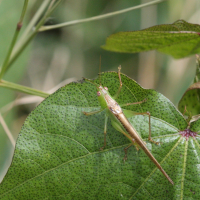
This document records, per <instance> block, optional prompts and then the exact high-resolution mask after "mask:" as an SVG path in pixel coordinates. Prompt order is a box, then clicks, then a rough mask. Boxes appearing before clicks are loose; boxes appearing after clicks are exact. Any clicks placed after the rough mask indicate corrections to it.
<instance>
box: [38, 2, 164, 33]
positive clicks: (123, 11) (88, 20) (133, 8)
mask: <svg viewBox="0 0 200 200" xmlns="http://www.w3.org/2000/svg"><path fill="white" fill-rule="evenodd" d="M163 1H167V0H155V1H151V2H149V3H144V4H141V5H139V6H133V7H130V8H126V9H123V10H119V11H115V12H111V13H107V14H103V15H98V16H95V17H90V18H86V19H78V20H73V21H70V22H64V23H61V24H57V25H51V26H42V27H41V28H40V29H39V31H47V30H51V29H56V28H61V27H65V26H71V25H75V24H80V23H85V22H91V21H95V20H100V19H105V18H109V17H113V16H115V15H119V14H122V13H126V12H129V11H132V10H136V9H139V8H143V7H146V6H150V5H154V4H158V3H161V2H163Z"/></svg>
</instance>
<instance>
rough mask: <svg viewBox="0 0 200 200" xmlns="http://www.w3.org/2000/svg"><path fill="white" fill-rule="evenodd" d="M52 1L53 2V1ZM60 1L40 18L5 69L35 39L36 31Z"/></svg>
mask: <svg viewBox="0 0 200 200" xmlns="http://www.w3.org/2000/svg"><path fill="white" fill-rule="evenodd" d="M53 1H54V0H53ZM61 1H62V0H59V1H58V2H57V3H55V5H53V6H52V8H51V9H50V10H48V12H46V14H45V15H44V16H43V17H42V19H41V20H40V21H39V23H38V24H37V25H36V27H34V30H33V32H32V33H30V35H29V36H28V37H27V38H26V40H25V41H24V42H23V43H22V44H21V46H20V47H19V48H18V49H17V50H16V51H15V54H13V56H11V59H10V61H9V63H8V66H7V68H9V67H10V66H11V65H12V64H13V62H14V61H15V60H16V59H17V58H18V56H19V55H20V54H21V53H22V52H23V50H24V49H25V48H26V47H27V45H28V44H29V43H30V41H31V40H32V39H33V38H34V37H35V35H36V34H37V33H38V29H39V28H40V27H41V26H42V25H43V24H44V23H45V21H46V19H47V18H48V17H49V16H50V14H51V13H52V12H53V11H54V10H55V8H56V7H57V6H58V5H59V3H60V2H61Z"/></svg>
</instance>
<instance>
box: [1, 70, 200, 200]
mask: <svg viewBox="0 0 200 200" xmlns="http://www.w3.org/2000/svg"><path fill="white" fill-rule="evenodd" d="M95 82H97V83H98V82H99V79H97V80H95ZM101 82H102V85H103V86H107V87H108V88H109V91H110V93H111V95H114V94H115V92H116V91H117V89H118V87H119V80H118V74H117V73H115V72H107V73H102V76H101ZM122 82H123V87H122V91H121V93H120V96H119V98H118V102H119V103H128V102H129V103H130V102H136V101H141V100H143V99H144V98H146V99H147V101H146V102H144V103H142V104H139V105H131V106H129V108H127V107H126V109H130V110H134V111H137V112H145V111H149V112H150V113H151V114H152V117H151V128H152V136H153V139H154V140H156V141H158V142H161V144H160V145H155V144H152V143H150V142H148V140H147V138H148V134H149V129H148V125H149V124H148V116H133V117H131V118H129V120H130V122H131V124H132V125H133V126H134V127H135V128H136V130H137V131H138V133H139V134H141V136H142V138H144V140H145V141H146V143H147V147H148V148H149V149H150V151H151V152H152V154H153V155H154V156H155V158H156V159H157V160H158V161H159V162H160V163H161V165H162V167H163V169H164V170H165V171H166V172H167V173H168V175H169V176H170V177H171V179H172V180H173V181H174V183H175V186H172V185H171V184H170V183H169V182H168V180H167V179H166V178H165V177H164V176H163V175H162V173H161V172H160V171H159V170H158V169H157V168H156V167H155V165H154V164H153V163H152V162H151V160H150V159H149V158H148V157H147V156H146V154H145V153H144V152H143V151H142V150H140V151H137V150H136V149H135V148H134V147H131V148H129V151H128V160H127V161H126V162H125V163H124V162H123V157H124V151H123V149H124V148H125V147H127V146H128V145H129V144H130V142H129V140H128V139H127V138H126V137H124V135H122V134H120V133H119V132H117V131H116V130H115V129H114V128H113V127H112V126H111V123H110V121H109V122H108V131H107V146H106V148H105V149H104V150H103V151H99V148H100V147H102V146H103V138H104V134H103V130H104V119H105V112H101V113H98V114H96V115H92V116H85V115H83V113H82V112H83V111H92V110H97V109H99V103H98V101H97V96H96V88H95V86H94V85H92V84H90V83H88V82H79V83H70V84H68V85H66V86H65V87H62V88H60V89H59V90H58V91H57V92H55V93H54V94H52V95H50V96H49V97H48V98H46V99H45V100H44V101H43V102H42V103H41V104H40V105H39V106H38V107H37V108H36V109H35V110H34V111H32V112H31V114H30V115H29V116H28V118H27V119H26V121H25V123H24V125H23V127H22V130H21V132H20V135H19V137H18V140H17V145H16V149H15V153H14V157H13V161H12V164H11V166H10V168H9V170H8V172H7V174H6V176H5V178H4V180H3V182H2V183H1V185H0V200H7V199H20V200H27V199H29V200H32V199H37V200H38V199H56V200H57V199H113V200H116V199H122V198H123V199H137V200H138V199H141V200H145V199H159V200H160V199H169V200H171V199H180V198H182V199H189V198H190V199H199V198H200V195H199V194H200V191H199V190H200V189H199V187H198V184H199V182H200V178H199V175H198V174H197V172H198V166H199V161H198V156H197V155H198V154H199V147H198V141H199V139H198V138H197V139H196V140H195V139H194V138H193V137H189V139H188V140H186V139H185V138H184V137H182V136H181V135H180V134H179V131H181V130H184V129H186V128H187V123H186V121H185V120H184V118H183V116H182V115H181V114H180V112H179V111H177V109H176V108H175V107H174V105H173V104H172V103H171V102H170V101H169V100H168V99H167V98H165V97H164V96H163V95H161V94H159V93H158V92H156V91H154V90H148V89H143V88H142V87H141V86H139V85H138V84H137V83H136V82H135V81H134V80H131V79H130V78H128V77H127V76H125V75H122Z"/></svg>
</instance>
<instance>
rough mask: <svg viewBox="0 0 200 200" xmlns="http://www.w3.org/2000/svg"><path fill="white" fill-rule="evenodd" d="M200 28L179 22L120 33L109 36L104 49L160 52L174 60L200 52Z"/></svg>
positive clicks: (128, 51)
mask: <svg viewBox="0 0 200 200" xmlns="http://www.w3.org/2000/svg"><path fill="white" fill-rule="evenodd" d="M199 42H200V26H199V25H198V24H190V23H188V22H186V21H184V20H178V21H176V22H174V23H173V24H163V25H157V26H153V27H150V28H147V29H144V30H141V31H130V32H119V33H115V34H113V35H111V36H109V37H108V38H107V40H106V45H104V46H102V47H103V48H104V49H106V50H109V51H115V52H122V53H136V52H142V51H149V50H154V49H156V50H158V51H160V52H163V53H166V54H170V55H172V56H173V57H174V58H183V57H186V56H189V55H193V54H196V53H199V52H200V47H199Z"/></svg>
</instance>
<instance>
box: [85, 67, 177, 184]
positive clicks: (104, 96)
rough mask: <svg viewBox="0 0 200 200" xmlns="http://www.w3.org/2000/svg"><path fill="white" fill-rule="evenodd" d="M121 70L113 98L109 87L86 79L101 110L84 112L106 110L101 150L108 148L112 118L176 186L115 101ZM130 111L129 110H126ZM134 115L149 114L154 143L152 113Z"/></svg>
mask: <svg viewBox="0 0 200 200" xmlns="http://www.w3.org/2000/svg"><path fill="white" fill-rule="evenodd" d="M120 70H121V67H118V76H119V82H120V86H119V89H118V91H117V93H116V94H115V95H114V96H113V97H112V96H111V95H110V94H109V92H108V88H107V87H103V86H102V85H101V83H100V85H97V84H96V83H93V82H92V81H90V80H88V79H86V78H85V80H86V81H89V82H91V83H92V84H94V85H95V86H96V88H97V90H98V91H97V96H98V100H99V103H100V105H101V109H100V110H97V111H92V112H83V113H84V114H85V115H93V114H96V113H99V112H102V111H103V110H106V115H105V126H104V146H103V147H102V148H100V149H101V150H103V148H104V147H105V146H106V130H107V120H108V117H110V119H111V123H112V126H113V127H114V128H115V129H116V130H117V131H119V132H121V133H123V134H124V135H125V136H126V137H127V138H128V139H129V140H130V141H131V145H133V144H134V145H135V146H136V149H137V150H139V148H138V146H139V147H141V148H142V149H143V151H144V152H145V153H146V154H147V156H148V157H149V158H150V159H151V160H152V161H153V163H154V164H155V165H156V166H157V168H158V169H159V170H160V171H161V172H162V173H163V175H164V176H165V177H166V178H167V179H168V181H169V182H170V183H171V184H174V183H173V181H172V180H171V178H170V177H169V176H168V175H167V173H166V172H165V171H164V170H163V168H162V167H161V165H160V164H159V163H158V161H157V160H156V159H155V158H154V156H153V155H152V154H151V152H150V151H149V150H148V148H147V147H146V144H145V142H144V141H143V140H142V139H141V137H140V136H139V134H138V133H137V131H136V130H135V129H134V128H133V126H132V125H131V124H130V122H129V121H128V119H127V118H126V116H125V115H124V112H125V111H124V112H123V111H122V108H121V107H120V106H119V104H118V103H117V102H116V101H115V99H116V98H117V97H118V96H119V94H120V91H121V88H122V81H121V75H120ZM145 101H146V99H145V100H143V101H140V102H134V103H127V104H123V105H121V106H128V105H133V104H141V103H143V102H145ZM126 111H128V110H126ZM131 112H132V111H128V114H129V115H130V113H131ZM133 114H137V115H138V114H139V115H142V114H147V115H148V116H149V138H148V139H149V140H150V141H151V142H154V141H153V140H152V139H151V124H150V113H149V112H146V113H134V112H132V115H133ZM154 143H156V144H158V143H157V142H154ZM131 145H129V146H128V147H127V148H125V149H124V151H125V157H124V161H125V160H126V159H127V149H128V148H129V147H130V146H131Z"/></svg>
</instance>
